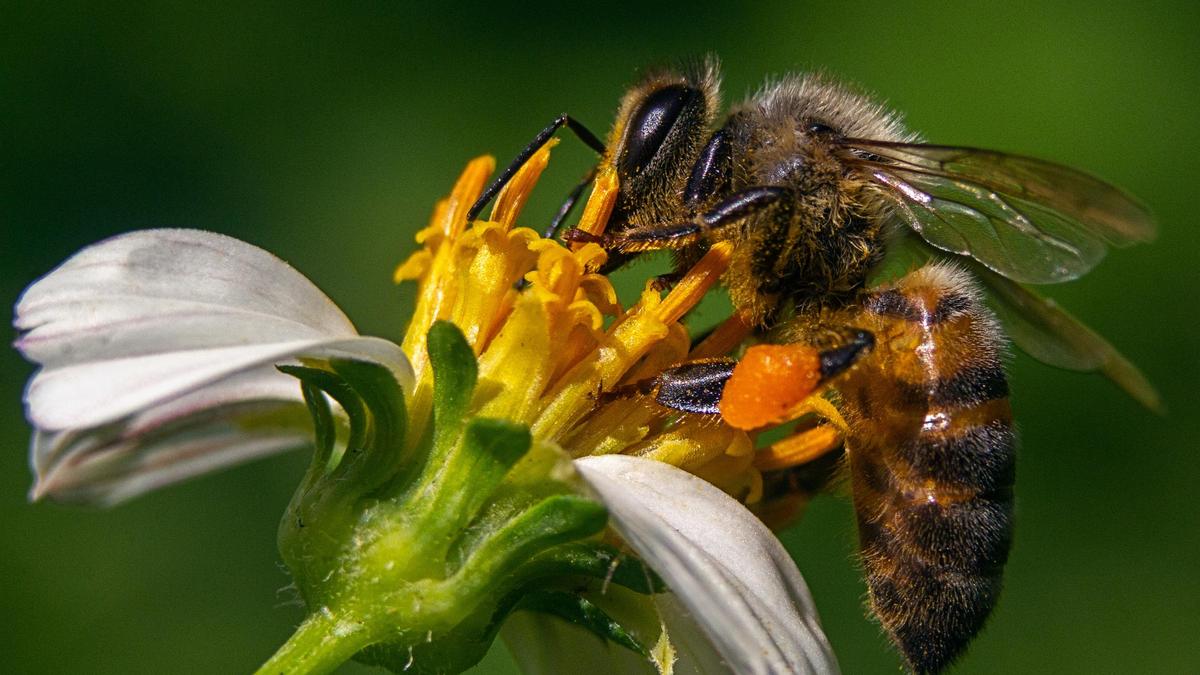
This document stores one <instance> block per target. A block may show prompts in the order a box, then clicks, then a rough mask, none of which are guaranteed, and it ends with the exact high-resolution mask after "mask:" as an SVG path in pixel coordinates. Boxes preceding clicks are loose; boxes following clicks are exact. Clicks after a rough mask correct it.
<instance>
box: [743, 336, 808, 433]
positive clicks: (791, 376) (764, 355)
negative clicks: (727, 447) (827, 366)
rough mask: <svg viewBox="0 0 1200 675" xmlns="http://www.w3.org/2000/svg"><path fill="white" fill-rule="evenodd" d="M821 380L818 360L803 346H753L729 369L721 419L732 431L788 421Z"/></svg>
mask: <svg viewBox="0 0 1200 675" xmlns="http://www.w3.org/2000/svg"><path fill="white" fill-rule="evenodd" d="M820 381H821V359H820V355H819V353H818V352H817V350H816V349H813V348H812V347H809V346H807V345H799V344H790V345H756V346H754V347H751V348H750V349H748V350H746V355H745V356H744V357H742V360H741V362H739V363H738V365H737V367H736V368H734V370H733V375H732V376H730V378H729V381H728V382H727V383H726V384H725V393H724V394H723V395H722V397H721V404H720V410H721V417H722V419H724V420H725V422H726V423H727V424H729V425H730V426H732V427H734V428H736V429H757V428H760V427H765V426H768V425H772V424H779V423H782V422H786V421H787V420H788V419H790V413H791V412H792V410H793V409H794V408H795V407H796V406H797V405H798V404H800V403H801V402H802V401H803V400H804V399H805V398H807V397H808V396H809V394H811V393H813V390H815V389H816V388H817V385H818V384H819V383H820Z"/></svg>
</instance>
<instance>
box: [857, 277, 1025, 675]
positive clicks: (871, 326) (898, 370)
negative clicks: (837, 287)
mask: <svg viewBox="0 0 1200 675" xmlns="http://www.w3.org/2000/svg"><path fill="white" fill-rule="evenodd" d="M854 314H855V316H852V317H846V319H847V321H851V322H854V325H858V326H861V327H863V328H866V329H868V330H871V331H873V332H874V333H875V335H876V344H877V347H876V351H875V353H874V354H872V355H871V356H869V357H868V358H867V359H866V360H865V361H864V363H863V364H862V365H861V366H860V367H859V368H858V369H856V370H855V371H852V372H851V373H850V374H849V375H848V376H847V378H846V379H845V381H844V383H843V384H840V386H839V387H838V389H839V391H840V392H841V394H842V396H843V402H844V407H845V412H846V416H847V420H848V421H849V423H850V427H851V432H850V435H849V439H848V442H847V452H848V455H849V458H850V469H851V476H852V486H853V492H854V505H855V510H856V512H857V515H858V527H859V539H860V547H861V551H862V559H863V565H864V567H865V571H866V576H867V586H868V588H869V591H870V597H871V606H872V609H873V610H874V612H875V614H876V615H877V616H878V617H879V620H880V622H881V623H882V624H883V627H884V628H885V629H886V630H887V632H888V634H889V635H890V636H891V638H892V640H893V642H895V644H896V645H897V646H898V647H899V648H900V650H901V651H902V652H903V654H904V656H905V658H906V659H907V660H908V663H909V666H910V667H911V668H912V669H913V670H914V671H916V672H919V673H925V672H937V671H939V670H941V669H942V668H943V667H945V666H946V665H947V664H948V663H950V662H951V661H952V660H953V659H954V658H955V657H956V656H957V655H958V654H959V653H960V652H962V650H963V649H964V648H965V647H966V645H967V643H968V642H969V641H970V639H971V638H972V637H973V636H974V635H975V634H976V633H977V632H978V631H979V629H980V627H981V626H982V625H983V623H984V620H985V619H986V618H987V616H988V614H989V613H990V612H991V609H992V606H993V605H994V604H995V602H996V597H997V595H998V593H999V592H1000V582H1001V572H1002V570H1003V567H1004V563H1005V561H1006V559H1007V558H1008V550H1009V545H1010V541H1011V534H1012V485H1013V477H1014V460H1015V454H1014V450H1015V447H1014V445H1015V436H1014V433H1013V429H1012V416H1011V410H1010V408H1009V404H1008V399H1007V397H1008V383H1007V380H1006V379H1005V375H1004V369H1003V363H1002V356H1003V336H1002V334H1001V333H1000V330H999V327H998V326H997V324H996V322H995V320H994V318H993V317H992V315H991V313H990V312H989V311H988V310H987V309H986V308H985V307H984V306H983V305H982V303H981V301H980V298H979V295H978V292H977V291H976V289H975V287H974V285H973V281H972V279H971V278H970V276H969V275H968V274H967V273H965V272H964V271H962V270H959V269H957V268H955V267H951V266H948V265H933V266H928V267H925V268H922V269H920V270H918V271H916V272H914V273H912V274H909V275H908V276H906V277H905V278H904V279H902V280H901V281H900V282H898V283H897V284H895V285H894V286H891V287H889V288H886V289H884V290H880V291H876V292H873V293H872V294H871V295H869V296H867V297H866V298H865V299H864V303H863V305H862V306H861V310H858V311H856V312H854Z"/></svg>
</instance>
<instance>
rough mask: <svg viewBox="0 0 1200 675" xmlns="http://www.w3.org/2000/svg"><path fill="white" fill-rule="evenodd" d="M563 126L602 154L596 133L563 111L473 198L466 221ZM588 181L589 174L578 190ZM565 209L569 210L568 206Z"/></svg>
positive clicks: (600, 143)
mask: <svg viewBox="0 0 1200 675" xmlns="http://www.w3.org/2000/svg"><path fill="white" fill-rule="evenodd" d="M563 127H566V128H568V129H570V130H571V131H572V132H574V133H575V135H576V136H578V137H579V140H581V141H583V142H584V143H585V144H587V146H588V147H589V148H591V149H592V150H595V151H596V152H597V153H598V154H600V155H603V154H604V152H605V147H604V142H603V141H601V140H600V139H599V138H597V137H596V134H593V133H592V132H591V131H590V130H588V128H587V127H585V126H583V125H582V124H580V123H579V122H578V121H577V120H575V118H573V117H571V116H570V115H568V114H566V113H563V114H562V115H559V116H558V117H556V118H555V119H554V121H553V122H551V123H550V124H547V125H546V128H545V129H542V130H541V131H539V132H538V134H537V135H536V136H534V137H533V140H532V141H530V142H529V145H526V146H525V149H524V150H522V151H521V152H519V153H517V156H516V158H515V159H513V161H512V163H511V164H509V165H508V166H507V167H506V168H505V169H504V171H503V172H502V173H501V174H500V176H499V177H498V178H497V179H496V180H495V181H493V182H492V184H491V185H489V186H488V188H487V189H486V190H484V191H483V194H482V195H480V196H479V199H477V200H475V203H474V204H473V205H472V206H471V210H470V211H468V212H467V222H468V223H469V222H471V221H473V220H475V219H477V218H479V214H480V213H483V208H484V207H485V206H487V205H488V202H490V201H492V199H494V198H495V197H496V195H498V194H500V191H501V190H503V189H504V186H505V185H508V182H509V181H510V180H512V177H513V176H515V175H517V171H520V169H521V167H522V166H524V165H525V162H528V161H529V158H530V157H533V155H534V154H535V153H536V152H537V151H538V150H541V148H542V146H543V145H545V144H546V143H548V142H549V141H550V139H551V138H553V137H554V134H556V133H558V130H559V129H561V128H563ZM588 182H591V176H590V175H589V177H588V179H587V181H586V182H585V183H584V184H583V185H582V186H580V187H579V188H578V190H579V192H581V193H582V192H583V188H584V187H586V186H587V183H588ZM576 199H578V196H576ZM570 203H571V204H572V205H573V204H574V200H572V201H571V202H570ZM567 210H568V211H569V210H570V209H569V207H568V208H567ZM563 217H564V218H565V217H566V214H563Z"/></svg>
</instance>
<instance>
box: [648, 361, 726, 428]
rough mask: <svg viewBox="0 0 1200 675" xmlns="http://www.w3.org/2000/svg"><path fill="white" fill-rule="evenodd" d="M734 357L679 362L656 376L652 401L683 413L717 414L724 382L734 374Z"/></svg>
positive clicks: (723, 390) (723, 391)
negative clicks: (655, 386) (656, 389)
mask: <svg viewBox="0 0 1200 675" xmlns="http://www.w3.org/2000/svg"><path fill="white" fill-rule="evenodd" d="M736 365H737V361H735V360H733V359H725V358H722V359H703V360H699V361H691V362H688V363H681V364H679V365H677V366H673V367H671V368H668V369H666V370H664V371H663V372H662V374H661V375H659V376H658V377H657V378H655V379H656V380H658V391H657V392H655V394H654V400H655V401H657V402H658V404H659V405H662V406H665V407H667V408H672V409H674V410H679V411H681V412H686V413H697V414H701V415H716V414H718V413H719V412H720V405H721V395H722V394H723V393H725V382H726V381H727V380H729V376H730V375H732V374H733V368H734V366H736Z"/></svg>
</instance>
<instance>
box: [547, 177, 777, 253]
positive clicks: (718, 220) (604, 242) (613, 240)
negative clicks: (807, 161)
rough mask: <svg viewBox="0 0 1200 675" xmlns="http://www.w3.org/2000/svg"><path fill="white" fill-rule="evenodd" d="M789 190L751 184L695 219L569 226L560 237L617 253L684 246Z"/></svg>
mask: <svg viewBox="0 0 1200 675" xmlns="http://www.w3.org/2000/svg"><path fill="white" fill-rule="evenodd" d="M791 193H792V191H791V190H789V189H788V188H784V187H778V186H773V185H766V186H760V187H752V188H748V189H745V190H741V191H739V192H735V193H733V194H731V195H729V196H728V197H726V198H724V199H722V200H721V201H720V202H717V204H716V205H715V206H713V207H712V208H711V209H709V210H708V211H705V212H704V213H702V214H700V215H699V216H697V217H696V218H695V219H694V220H690V221H686V222H681V223H664V224H661V225H647V226H644V227H631V228H629V229H626V230H622V231H620V232H615V233H611V234H609V233H605V234H599V235H597V234H591V233H589V232H584V231H583V230H579V229H571V230H567V231H566V232H565V233H564V234H563V239H564V240H566V241H569V242H574V243H595V244H599V245H600V246H601V247H602V248H604V249H605V250H607V251H615V252H618V253H641V252H643V251H659V250H662V249H680V248H685V247H687V246H691V245H692V244H695V243H698V242H700V241H701V240H702V239H703V238H704V236H705V235H707V234H708V233H709V232H710V231H712V230H714V229H718V228H721V227H725V226H726V225H732V224H733V223H736V222H738V221H740V220H743V219H745V218H746V217H748V216H751V215H753V214H755V213H761V212H763V211H765V210H767V209H769V208H771V207H773V206H775V205H776V204H777V203H779V202H780V201H782V200H784V199H785V198H786V197H788V196H789V195H790V194H791Z"/></svg>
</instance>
